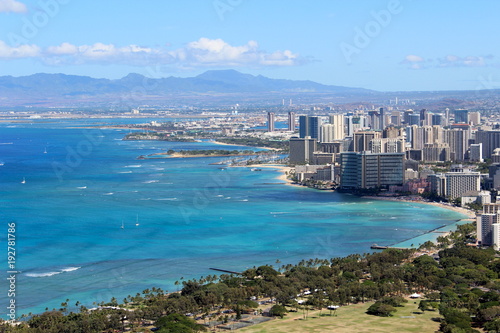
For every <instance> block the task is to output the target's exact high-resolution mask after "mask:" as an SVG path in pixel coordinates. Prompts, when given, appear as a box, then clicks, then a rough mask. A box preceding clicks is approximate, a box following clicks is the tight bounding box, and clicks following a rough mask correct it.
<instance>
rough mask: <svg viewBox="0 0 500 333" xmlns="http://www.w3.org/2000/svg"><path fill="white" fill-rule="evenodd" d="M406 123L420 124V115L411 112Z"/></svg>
mask: <svg viewBox="0 0 500 333" xmlns="http://www.w3.org/2000/svg"><path fill="white" fill-rule="evenodd" d="M408 125H417V126H420V115H419V114H415V113H412V114H410V115H409V116H408Z"/></svg>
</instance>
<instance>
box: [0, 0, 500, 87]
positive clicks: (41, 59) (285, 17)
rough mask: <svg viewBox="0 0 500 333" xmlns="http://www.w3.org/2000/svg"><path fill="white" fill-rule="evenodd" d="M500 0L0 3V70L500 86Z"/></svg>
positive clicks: (4, 0)
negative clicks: (499, 36) (226, 73)
mask: <svg viewBox="0 0 500 333" xmlns="http://www.w3.org/2000/svg"><path fill="white" fill-rule="evenodd" d="M498 9H500V4H498V3H496V2H493V1H486V2H483V3H481V6H477V5H475V4H474V3H469V2H464V3H461V4H460V6H456V3H452V2H450V1H445V2H439V3H431V2H430V1H420V2H416V1H410V0H406V1H404V0H387V1H371V2H369V3H349V2H340V1H317V2H314V3H312V4H311V3H306V2H305V1H294V2H291V3H290V2H285V1H276V2H272V3H269V2H264V1H251V2H250V1H244V0H213V1H195V0H193V1H184V2H173V1H167V2H160V1H151V2H148V3H139V2H133V1H120V2H118V1H115V0H112V1H107V2H105V3H99V4H95V3H82V2H75V1H69V0H19V1H17V0H0V17H1V19H2V23H3V24H2V26H3V29H2V31H0V64H1V65H2V73H3V75H12V76H23V75H30V74H34V73H40V72H44V73H65V74H74V75H86V76H91V77H97V78H111V79H116V78H121V77H124V76H126V75H127V74H128V73H138V74H142V75H145V76H147V77H169V76H178V77H191V76H195V75H198V74H200V73H203V72H205V71H206V70H210V69H236V70H238V71H241V72H244V73H249V74H253V75H259V74H261V75H264V76H267V77H270V78H282V79H293V80H312V81H316V82H319V83H323V84H327V85H340V86H348V87H360V88H367V89H373V90H377V91H431V90H478V89H498V88H500V79H499V78H498V77H499V74H500V73H499V69H500V60H499V56H500V49H499V48H500V47H499V46H497V45H495V44H494V43H493V42H492V40H491V36H494V35H495V32H496V30H498V27H497V26H496V25H495V22H496V21H495V20H496V18H495V13H496V12H498Z"/></svg>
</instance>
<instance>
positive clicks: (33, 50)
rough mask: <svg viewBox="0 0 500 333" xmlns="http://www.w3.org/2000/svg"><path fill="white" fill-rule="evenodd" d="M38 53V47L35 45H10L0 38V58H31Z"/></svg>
mask: <svg viewBox="0 0 500 333" xmlns="http://www.w3.org/2000/svg"><path fill="white" fill-rule="evenodd" d="M39 55H40V48H39V47H38V46H36V45H27V44H25V45H20V46H17V47H11V46H9V45H7V44H6V43H5V42H3V41H1V40H0V59H19V58H32V57H36V56H39Z"/></svg>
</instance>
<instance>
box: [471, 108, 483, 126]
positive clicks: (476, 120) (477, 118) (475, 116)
mask: <svg viewBox="0 0 500 333" xmlns="http://www.w3.org/2000/svg"><path fill="white" fill-rule="evenodd" d="M469 122H470V124H471V125H472V126H475V125H479V124H480V123H481V114H480V113H479V112H477V111H476V112H469Z"/></svg>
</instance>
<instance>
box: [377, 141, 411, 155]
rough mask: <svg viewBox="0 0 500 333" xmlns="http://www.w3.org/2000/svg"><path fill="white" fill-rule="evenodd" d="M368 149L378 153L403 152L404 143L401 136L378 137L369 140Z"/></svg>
mask: <svg viewBox="0 0 500 333" xmlns="http://www.w3.org/2000/svg"><path fill="white" fill-rule="evenodd" d="M370 151H371V152H372V153H374V154H378V153H403V152H404V151H405V143H404V140H403V138H382V139H380V138H378V139H373V140H371V141H370Z"/></svg>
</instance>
